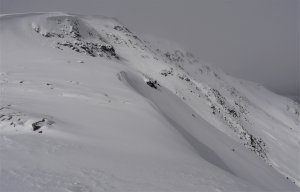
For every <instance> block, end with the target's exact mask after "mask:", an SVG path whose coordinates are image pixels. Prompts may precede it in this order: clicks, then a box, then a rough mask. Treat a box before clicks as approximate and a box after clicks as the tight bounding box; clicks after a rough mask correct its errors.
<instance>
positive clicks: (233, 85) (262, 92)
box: [0, 12, 300, 191]
mask: <svg viewBox="0 0 300 192" xmlns="http://www.w3.org/2000/svg"><path fill="white" fill-rule="evenodd" d="M0 21H1V23H2V26H5V27H4V28H2V27H1V29H0V30H1V52H2V53H3V54H2V56H1V105H2V106H1V107H2V108H1V124H0V134H1V136H2V138H1V143H2V144H3V146H4V147H3V150H4V152H3V154H6V155H7V157H5V159H7V160H11V159H10V158H11V157H13V156H16V154H17V153H18V147H16V146H22V145H24V146H23V147H24V148H25V151H30V150H32V151H34V153H36V154H43V150H46V151H49V150H50V151H52V152H49V153H48V154H47V156H48V157H49V158H52V159H53V158H54V155H56V154H57V151H55V150H58V151H65V152H66V154H69V155H70V156H74V155H75V156H77V157H79V156H80V153H79V152H78V153H77V152H76V153H75V152H73V154H72V153H70V152H69V151H73V147H72V146H77V147H79V148H85V149H87V148H88V146H90V143H89V144H87V143H85V139H83V138H85V137H87V138H86V139H88V138H94V135H95V136H98V137H100V138H102V139H104V140H103V141H94V144H92V145H93V146H94V147H93V148H95V150H96V151H100V153H107V154H108V156H112V157H111V159H109V158H108V161H105V162H103V163H102V165H98V164H95V163H92V166H91V167H90V168H89V169H92V170H94V171H95V170H97V171H96V172H99V170H98V169H99V167H102V169H107V168H105V167H106V166H108V167H110V166H112V165H116V167H120V166H121V167H122V169H124V170H127V171H125V173H126V174H125V175H131V177H132V178H131V180H130V182H128V183H131V184H130V185H126V184H125V183H126V182H125V183H124V182H121V180H122V179H121V178H122V177H120V176H121V175H122V173H121V172H119V171H118V170H115V169H113V168H110V169H108V170H105V171H104V170H101V171H100V172H105V174H104V175H106V174H113V175H115V176H116V177H120V178H119V179H117V180H114V179H112V178H109V179H108V181H107V183H109V187H108V186H106V185H105V184H101V179H100V180H98V179H97V178H98V177H100V178H102V177H105V176H104V175H102V176H100V175H98V176H94V175H91V174H90V173H84V171H82V169H86V166H87V165H84V164H81V163H79V162H77V161H74V163H70V165H69V166H70V167H72V168H74V166H76V169H78V171H77V172H76V173H73V174H71V175H72V177H74V178H73V179H72V180H86V179H87V178H89V177H92V178H93V179H92V180H94V182H95V183H97V182H98V183H99V182H100V184H95V185H93V184H92V183H91V182H88V181H85V184H81V185H72V184H71V183H72V182H71V181H64V182H65V183H63V184H61V185H59V184H57V185H55V186H56V187H57V188H58V189H62V188H64V187H66V188H67V189H68V190H70V191H76V190H77V189H78V191H80V190H81V191H84V190H87V191H88V190H90V191H94V190H105V189H106V188H105V187H103V186H106V187H108V188H109V189H110V191H114V190H113V189H114V188H119V187H121V186H123V185H125V186H126V187H125V188H127V190H129V191H130V190H133V189H134V190H145V191H148V190H149V191H166V190H171V191H176V190H177V188H178V187H179V186H177V185H175V184H174V183H172V182H173V181H175V180H176V181H177V182H179V183H180V187H179V188H181V189H182V190H186V191H193V190H199V189H201V190H208V191H211V190H216V189H218V190H221V191H222V189H221V188H222V187H225V189H224V190H225V191H230V190H236V191H239V190H245V191H247V190H249V189H251V190H254V189H255V190H258V189H256V187H258V188H260V190H267V191H268V190H271V191H272V190H286V189H288V190H298V188H297V187H296V185H294V184H293V182H294V183H296V184H297V185H299V168H297V165H298V162H299V156H298V154H299V145H300V141H299V138H297V135H298V134H299V111H300V110H299V108H300V107H299V105H297V103H295V102H292V101H291V100H289V99H287V98H284V97H281V96H277V95H275V94H274V93H271V92H269V91H268V90H266V89H265V88H263V87H262V86H257V85H255V84H253V83H250V82H247V81H241V80H238V79H236V78H233V77H230V76H228V75H226V74H224V73H223V72H222V71H221V70H219V69H216V68H215V67H212V66H209V65H208V64H203V63H200V62H199V61H198V59H197V58H196V57H195V56H194V55H193V54H191V53H190V52H186V51H185V50H183V49H180V48H179V47H176V49H174V46H172V45H159V46H158V45H157V44H155V43H153V42H151V40H149V41H148V40H143V38H140V37H139V35H137V34H135V33H133V32H131V31H130V30H129V29H128V28H126V26H124V25H122V24H120V23H119V22H118V21H117V20H116V19H110V18H107V17H100V16H97V17H93V16H79V15H72V14H65V13H56V12H55V13H33V14H30V13H26V14H25V15H24V14H21V15H16V16H14V15H6V16H1V17H0ZM11 41H12V42H11ZM160 42H161V41H160ZM2 45H5V46H2ZM24 52H25V53H24ZM35 53H37V54H35ZM14 55H21V56H22V57H23V59H22V60H20V59H19V58H16V57H15V56H14ZM41 65H42V66H41ZM75 74H76V75H75ZM99 74H100V75H99ZM107 79H108V81H107ZM37 96H38V97H37ZM132 98H135V99H132ZM170 98H171V99H170ZM50 103H51V105H53V106H56V108H58V109H53V108H52V107H51V105H50ZM47 105H49V106H47ZM79 109H80V110H82V112H80V113H79V114H81V115H80V116H78V115H77V113H74V111H78V110H79ZM58 110H61V111H62V112H59V111H58ZM73 113H74V114H73ZM85 113H86V114H88V117H86V116H85V115H84V114H85ZM126 113H128V114H126ZM58 114H60V115H58ZM99 114H101V115H102V116H103V117H101V116H99ZM117 114H118V115H117ZM141 114H142V115H141ZM149 114H150V116H149ZM116 115H117V119H118V120H119V121H121V122H122V123H123V124H124V125H123V124H118V122H113V121H114V120H113V119H115V118H116V117H115V116H116ZM136 116H138V117H140V118H141V119H144V120H143V121H146V122H147V121H148V125H147V124H146V125H145V124H144V123H143V121H142V120H136V118H135V117H136ZM83 117H84V118H85V119H86V120H82V121H83V122H85V123H83V122H81V121H79V120H76V119H77V118H79V119H82V118H83ZM104 117H105V118H104ZM150 117H151V118H150ZM98 118H100V119H102V121H103V122H104V123H100V124H99V123H98V121H97V120H98ZM132 121H135V122H132ZM140 121H141V122H140ZM150 122H151V123H150ZM130 123H133V124H134V125H127V124H130ZM152 124H153V125H152ZM71 125H73V126H74V127H76V128H72V126H71ZM105 126H108V127H110V129H106V128H101V127H105ZM141 126H144V127H143V128H142V130H143V131H142V132H141V131H140V130H139V129H137V127H141ZM99 127H100V128H99ZM82 128H85V129H87V130H88V131H83V130H82ZM154 128H155V129H154ZM174 128H175V129H174ZM123 129H125V130H127V129H128V132H126V133H125V132H124V131H123ZM152 129H154V130H152ZM131 131H133V133H132V134H130V133H131ZM120 132H121V133H122V134H124V135H119V134H120ZM148 132H149V133H151V134H150V135H152V137H153V138H152V137H151V138H152V140H151V139H149V141H148V140H146V141H147V142H146V143H147V144H143V142H141V141H142V140H144V139H145V138H146V137H145V136H146V135H147V134H146V135H145V133H148ZM161 132H163V133H164V134H166V136H170V135H171V136H172V135H174V134H175V135H177V134H178V136H176V137H174V136H173V137H174V138H177V137H178V138H177V139H178V141H179V144H175V143H176V141H177V139H174V138H173V137H170V138H168V137H167V138H166V137H161V136H160V134H161ZM35 133H38V135H36V134H35ZM39 135H42V136H43V137H46V138H48V139H49V140H51V141H49V144H57V146H56V147H55V148H56V149H52V148H51V146H47V145H45V143H44V142H43V140H42V139H41V138H43V137H39ZM101 135H106V137H107V138H110V139H105V138H103V136H101ZM37 137H39V138H37ZM50 138H51V139H50ZM96 138H97V137H96ZM96 138H95V139H96ZM216 138H217V139H216ZM16 139H17V140H18V142H19V144H16ZM30 139H36V140H37V141H36V142H38V143H39V144H40V145H42V146H43V147H42V148H39V147H34V145H32V144H30V142H29V140H30ZM56 139H57V140H56ZM82 139H83V140H82ZM118 139H120V140H121V141H122V140H123V141H126V142H128V143H129V144H127V145H129V146H128V148H127V147H126V142H120V143H119V141H118ZM164 139H166V140H167V141H164ZM214 139H216V140H217V141H214V142H213V141H212V140H214ZM72 140H75V141H76V140H79V143H80V144H78V143H76V142H75V141H72ZM88 140H89V139H88ZM91 140H93V139H91ZM110 140H116V141H117V142H116V143H114V142H112V141H110ZM131 140H133V141H134V142H132V141H131ZM155 140H158V141H159V142H158V144H157V146H153V143H152V142H154V141H155ZM139 142H140V143H139ZM11 143H14V144H11ZM137 144H138V145H140V147H141V149H140V148H138V147H137V146H136V145H137ZM181 144H182V145H181ZM123 145H124V146H123ZM143 145H145V146H143ZM173 145H175V146H178V147H179V148H180V149H181V148H183V149H185V150H187V151H189V152H188V154H189V155H187V157H190V159H189V158H187V157H185V158H187V159H186V160H185V161H191V162H193V163H192V164H194V163H195V162H198V161H200V165H201V167H202V168H203V166H202V165H206V164H207V163H208V164H209V166H208V167H210V168H207V167H206V168H205V169H207V170H209V169H212V170H215V171H216V170H218V171H217V172H214V171H213V172H211V173H209V175H211V177H214V176H216V175H215V174H216V173H219V174H221V175H227V176H229V175H231V176H230V177H229V178H230V179H232V180H233V181H234V184H232V185H231V184H224V182H225V183H226V179H224V180H222V179H220V178H218V179H217V181H214V182H213V183H212V184H211V185H205V184H204V183H205V182H204V183H202V182H200V183H201V184H200V185H198V184H196V181H195V180H193V179H184V178H181V179H182V180H180V177H179V175H178V173H176V174H175V173H173V171H174V170H175V168H174V167H170V168H169V170H168V172H169V173H170V174H169V175H168V177H169V178H172V177H174V180H172V179H171V180H168V179H167V177H166V176H161V177H162V179H163V180H164V179H165V181H168V182H167V183H169V185H164V184H162V183H159V182H158V181H156V180H155V179H154V175H155V174H153V173H152V175H151V174H150V173H148V172H151V171H150V170H149V169H152V168H153V167H156V166H155V165H152V166H149V168H148V169H145V173H143V176H142V177H141V178H140V179H141V180H142V181H140V182H141V183H145V182H146V181H147V180H148V179H149V178H151V179H150V180H152V182H150V183H151V184H150V183H148V184H144V185H142V184H133V183H135V182H136V181H137V180H139V179H137V175H135V174H137V173H138V172H136V173H134V174H133V173H131V172H130V169H132V166H129V167H124V165H122V164H123V163H122V162H117V159H115V158H114V156H115V155H117V154H118V153H113V152H112V153H111V154H110V153H108V152H107V150H108V149H110V148H112V149H113V150H112V151H114V150H116V151H118V150H121V149H122V151H126V152H127V154H131V153H134V154H136V155H138V154H144V151H145V149H147V150H149V151H151V152H149V153H150V154H151V155H154V156H158V157H160V158H162V159H164V158H167V157H168V155H162V154H164V153H165V152H166V151H167V150H170V151H171V152H168V153H166V154H169V153H170V154H169V156H171V157H172V156H173V155H174V157H179V156H180V155H179V154H181V153H182V154H185V153H186V152H184V151H185V150H177V149H176V148H174V147H173ZM222 145H224V146H222ZM122 146H123V147H122ZM221 146H222V147H221ZM10 148H14V150H11V151H9V149H10ZM143 148H145V149H143ZM159 148H163V149H165V150H161V149H159ZM88 151H90V150H88ZM81 152H82V154H84V152H83V151H81ZM173 153H174V154H173ZM194 153H195V154H194ZM197 153H198V154H200V157H199V156H198V155H196V154H197ZM146 154H147V153H146ZM159 154H160V155H159ZM23 155H24V156H23V158H24V157H26V158H27V159H30V157H28V156H26V155H25V154H23ZM86 155H90V153H87V154H86ZM147 155H149V154H147ZM151 155H150V156H151ZM18 156H19V157H22V155H18ZM64 157H65V158H66V159H68V161H70V159H69V158H68V156H66V155H64ZM124 157H126V158H128V160H129V159H131V160H133V159H132V158H131V156H127V155H124ZM246 157H247V158H246ZM37 158H42V156H40V155H37ZM199 158H200V159H201V160H199ZM79 159H80V162H85V161H91V162H94V161H96V160H99V159H101V156H97V155H96V156H95V157H94V158H92V159H89V158H88V159H89V160H85V159H84V158H83V159H81V158H79ZM110 160H111V161H113V162H114V161H116V162H114V163H109V161H110ZM128 160H127V161H128ZM133 161H139V159H138V158H137V159H136V160H133ZM160 161H161V160H160ZM174 161H176V160H174ZM55 162H58V159H55V158H54V159H53V160H51V161H47V160H46V161H45V163H41V164H40V166H39V169H41V170H43V171H44V172H45V173H47V168H46V167H47V164H48V163H50V164H53V163H54V164H55ZM23 163H24V164H26V166H25V170H23V171H22V169H21V168H20V167H19V168H14V166H16V165H18V164H19V162H18V161H17V160H15V162H9V163H8V162H5V163H4V165H5V167H11V169H7V168H5V169H4V171H3V172H5V173H6V174H1V177H3V179H4V180H5V181H8V178H9V177H14V178H15V179H20V178H21V177H18V176H13V172H11V170H14V169H16V170H14V172H18V173H19V175H20V176H21V175H22V174H25V173H26V172H31V171H32V170H34V169H33V167H32V166H33V165H32V164H30V163H29V161H25V162H23ZM164 163H167V162H164ZM164 163H163V164H164ZM198 163H199V162H198ZM198 163H197V164H198ZM65 164H66V165H68V163H67V162H65ZM129 164H130V163H129ZM139 164H141V165H142V164H143V161H139ZM186 166H187V164H186ZM198 166H199V165H198ZM247 166H248V167H247ZM17 167H18V166H17ZM204 167H205V166H204ZM51 169H54V170H55V171H54V173H55V172H58V170H59V169H60V166H58V165H55V166H54V167H52V168H51ZM182 169H183V168H182ZM41 170H40V171H39V170H37V171H35V172H36V173H37V174H39V173H42V171H41ZM35 172H32V174H35ZM91 172H93V171H91ZM158 172H159V171H158ZM185 172H186V173H187V175H188V176H187V178H189V175H190V176H191V175H192V171H191V167H189V168H187V169H186V170H185ZM207 173H208V172H207ZM48 174H49V175H52V174H53V173H51V172H48ZM59 174H61V175H64V173H63V172H59ZM78 174H79V175H84V176H79V175H78ZM159 174H161V175H164V173H163V172H159ZM196 175H197V177H196V178H199V179H200V178H205V177H204V176H203V174H200V173H197V174H196ZM258 175H261V176H259V177H258ZM43 176H44V177H47V174H43ZM34 178H35V177H34ZM51 178H52V179H51ZM53 178H55V174H53V176H50V177H49V180H54V181H55V179H53ZM147 178H148V179H147ZM35 179H36V178H35ZM123 179H124V175H123ZM118 180H119V182H118ZM240 180H243V182H245V184H244V183H243V182H242V183H243V184H242V185H241V186H239V185H237V182H236V181H240ZM208 181H211V182H212V180H207V182H208ZM70 182H71V183H70ZM193 182H194V184H193V186H194V188H193V186H192V187H191V186H189V185H188V184H189V183H193ZM35 183H36V184H37V185H34V184H33V186H31V187H30V186H27V185H24V186H27V187H28V191H30V190H33V191H34V190H36V187H37V186H38V185H39V184H40V185H41V183H43V182H41V181H38V180H35ZM171 183H172V184H171ZM1 185H4V186H3V187H4V189H16V188H14V185H15V184H14V183H13V182H12V183H11V182H7V183H3V184H1ZM69 185H71V187H70V186H69ZM20 186H22V185H20ZM43 186H44V188H43V190H45V191H51V190H53V189H54V188H51V187H50V186H47V185H43ZM150 186H152V187H154V186H155V187H154V189H153V188H152V187H150ZM15 187H16V186H15ZM68 187H69V188H68ZM123 187H124V186H123ZM220 187H221V188H220ZM119 189H120V188H119ZM155 189H156V190H155ZM175 189H176V190H175ZM117 191H118V190H117ZM125 191H126V190H125ZM178 191H180V190H178Z"/></svg>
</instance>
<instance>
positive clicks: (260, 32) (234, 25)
mask: <svg viewBox="0 0 300 192" xmlns="http://www.w3.org/2000/svg"><path fill="white" fill-rule="evenodd" d="M0 2H1V9H0V10H1V14H3V13H15V12H45V11H62V12H68V13H79V14H98V15H105V16H112V17H116V18H118V19H119V20H120V21H121V22H122V23H124V24H125V25H127V26H128V27H129V28H131V29H132V30H133V31H136V32H139V33H147V34H152V35H154V36H158V37H162V38H165V39H169V40H172V41H176V42H178V43H180V44H182V45H183V46H184V47H186V48H190V49H191V50H192V51H193V52H194V53H195V54H196V55H197V56H198V57H199V58H200V60H203V61H205V62H208V63H211V64H214V65H217V66H220V67H221V68H222V69H223V70H224V71H225V72H227V73H229V74H231V75H234V76H237V77H241V78H243V79H248V80H252V81H255V82H258V83H261V84H263V85H264V86H266V87H268V88H270V89H271V90H273V91H275V92H278V93H280V94H288V95H299V92H300V88H299V87H300V83H299V81H300V80H299V74H300V69H299V67H300V66H299V65H300V63H299V9H300V6H299V0H0Z"/></svg>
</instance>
